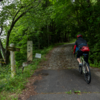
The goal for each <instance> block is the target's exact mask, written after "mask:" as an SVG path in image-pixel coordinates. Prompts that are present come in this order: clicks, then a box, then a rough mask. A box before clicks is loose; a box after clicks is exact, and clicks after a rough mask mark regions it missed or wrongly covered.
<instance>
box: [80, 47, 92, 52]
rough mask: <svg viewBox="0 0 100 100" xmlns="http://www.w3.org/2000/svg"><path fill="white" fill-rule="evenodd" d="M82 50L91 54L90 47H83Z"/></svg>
mask: <svg viewBox="0 0 100 100" xmlns="http://www.w3.org/2000/svg"><path fill="white" fill-rule="evenodd" d="M80 50H81V51H82V52H89V51H90V49H89V47H88V46H83V47H81V49H80Z"/></svg>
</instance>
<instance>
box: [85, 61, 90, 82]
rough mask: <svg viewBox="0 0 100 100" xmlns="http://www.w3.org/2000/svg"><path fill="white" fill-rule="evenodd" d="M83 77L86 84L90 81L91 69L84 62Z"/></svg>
mask: <svg viewBox="0 0 100 100" xmlns="http://www.w3.org/2000/svg"><path fill="white" fill-rule="evenodd" d="M84 78H85V81H86V83H87V84H89V83H90V82H91V71H90V67H89V65H88V64H87V63H85V73H84Z"/></svg>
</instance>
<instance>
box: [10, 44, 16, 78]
mask: <svg viewBox="0 0 100 100" xmlns="http://www.w3.org/2000/svg"><path fill="white" fill-rule="evenodd" d="M10 47H11V48H14V47H15V46H14V44H13V43H12V44H10ZM10 56H11V77H14V76H15V74H16V70H15V51H10Z"/></svg>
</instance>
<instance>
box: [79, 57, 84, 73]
mask: <svg viewBox="0 0 100 100" xmlns="http://www.w3.org/2000/svg"><path fill="white" fill-rule="evenodd" d="M80 60H81V63H82V66H83V60H82V58H80ZM82 66H81V67H80V66H79V73H80V74H82V72H83V71H82Z"/></svg>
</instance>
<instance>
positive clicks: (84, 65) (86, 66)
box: [79, 53, 91, 84]
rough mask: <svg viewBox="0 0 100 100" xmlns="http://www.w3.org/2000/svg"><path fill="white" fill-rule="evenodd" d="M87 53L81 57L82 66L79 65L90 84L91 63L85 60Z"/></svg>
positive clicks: (80, 70)
mask: <svg viewBox="0 0 100 100" xmlns="http://www.w3.org/2000/svg"><path fill="white" fill-rule="evenodd" d="M85 55H86V54H85V53H83V55H82V56H81V57H80V60H81V62H82V67H79V72H80V74H82V73H83V74H84V78H85V81H86V82H87V84H89V83H90V82H91V71H90V67H89V64H88V63H87V62H86V61H85V60H84V56H85Z"/></svg>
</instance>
